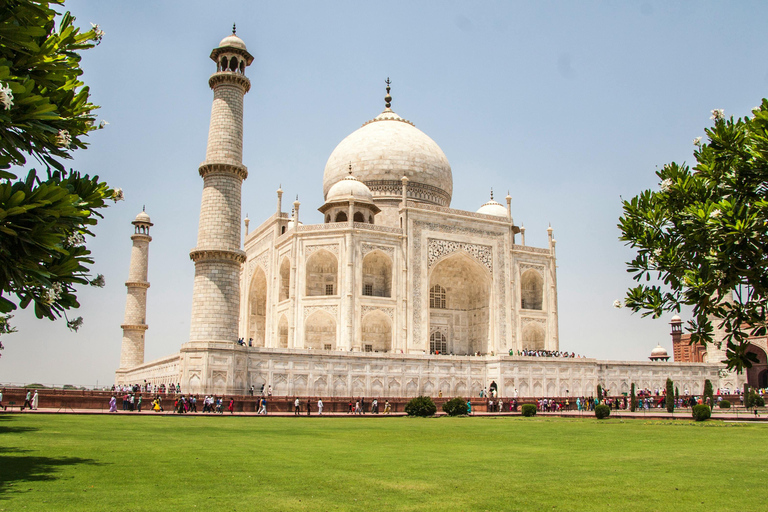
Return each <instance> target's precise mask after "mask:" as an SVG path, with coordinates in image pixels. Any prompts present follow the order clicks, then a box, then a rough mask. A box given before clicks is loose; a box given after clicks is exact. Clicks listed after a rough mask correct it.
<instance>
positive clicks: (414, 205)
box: [408, 184, 510, 224]
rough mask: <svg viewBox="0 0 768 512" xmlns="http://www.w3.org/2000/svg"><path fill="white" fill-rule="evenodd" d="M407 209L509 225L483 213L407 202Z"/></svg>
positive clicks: (501, 218) (505, 219)
mask: <svg viewBox="0 0 768 512" xmlns="http://www.w3.org/2000/svg"><path fill="white" fill-rule="evenodd" d="M410 187H411V185H410V184H408V188H410ZM408 208H413V209H414V210H428V211H431V212H440V213H447V214H449V215H458V216H461V217H472V218H473V219H483V220H490V221H494V222H501V223H504V224H509V223H510V221H509V219H507V218H506V217H498V216H496V215H486V214H485V213H477V212H468V211H466V210H456V209H454V208H446V207H445V206H435V205H432V204H424V203H417V202H415V201H408Z"/></svg>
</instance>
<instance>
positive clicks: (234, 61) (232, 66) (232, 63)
mask: <svg viewBox="0 0 768 512" xmlns="http://www.w3.org/2000/svg"><path fill="white" fill-rule="evenodd" d="M229 70H230V71H237V57H232V58H231V59H229Z"/></svg>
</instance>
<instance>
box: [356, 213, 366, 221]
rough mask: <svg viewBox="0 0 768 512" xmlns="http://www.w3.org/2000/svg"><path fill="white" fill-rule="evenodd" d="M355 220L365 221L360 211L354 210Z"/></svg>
mask: <svg viewBox="0 0 768 512" xmlns="http://www.w3.org/2000/svg"><path fill="white" fill-rule="evenodd" d="M354 219H355V222H365V216H364V215H363V214H362V213H360V212H355V216H354Z"/></svg>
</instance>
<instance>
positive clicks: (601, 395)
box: [597, 384, 603, 401]
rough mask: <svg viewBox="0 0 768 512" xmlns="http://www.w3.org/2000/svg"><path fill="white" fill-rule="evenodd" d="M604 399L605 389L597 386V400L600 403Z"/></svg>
mask: <svg viewBox="0 0 768 512" xmlns="http://www.w3.org/2000/svg"><path fill="white" fill-rule="evenodd" d="M602 399H603V387H602V386H601V385H600V384H598V385H597V400H598V401H600V400H602Z"/></svg>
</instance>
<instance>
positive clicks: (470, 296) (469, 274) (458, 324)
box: [429, 251, 491, 355]
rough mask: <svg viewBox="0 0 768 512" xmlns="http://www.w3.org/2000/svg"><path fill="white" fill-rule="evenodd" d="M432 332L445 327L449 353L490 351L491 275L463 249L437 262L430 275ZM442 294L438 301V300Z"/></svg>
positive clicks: (430, 320)
mask: <svg viewBox="0 0 768 512" xmlns="http://www.w3.org/2000/svg"><path fill="white" fill-rule="evenodd" d="M429 290H430V291H431V294H432V295H431V296H430V297H431V299H434V300H430V308H429V324H430V328H429V332H434V331H435V330H436V329H437V327H442V328H443V331H444V332H447V333H449V334H448V335H447V336H446V348H445V350H446V352H447V353H449V354H457V355H467V354H474V353H475V352H480V353H481V354H484V353H487V352H488V343H489V340H488V338H489V334H490V321H491V319H490V299H491V293H490V291H491V276H490V274H489V272H488V271H487V270H486V269H485V267H483V266H482V265H480V264H479V263H478V262H477V261H475V259H474V258H472V257H471V256H470V255H469V254H467V253H466V252H464V251H458V252H455V253H453V254H451V255H449V256H446V257H445V258H443V259H441V260H440V261H438V262H437V263H436V264H435V266H434V267H433V269H432V272H431V273H430V276H429ZM438 296H439V300H437V299H438Z"/></svg>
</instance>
